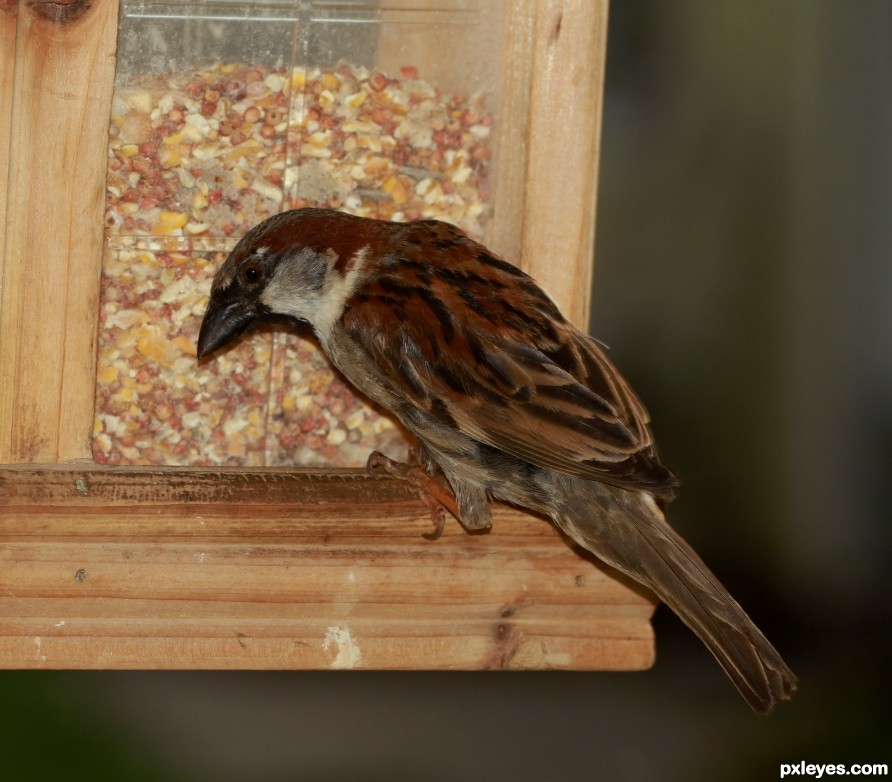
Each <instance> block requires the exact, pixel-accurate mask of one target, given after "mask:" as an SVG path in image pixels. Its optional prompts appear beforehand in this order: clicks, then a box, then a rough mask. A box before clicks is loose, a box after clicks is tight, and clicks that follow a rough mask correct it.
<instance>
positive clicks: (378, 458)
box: [366, 451, 458, 540]
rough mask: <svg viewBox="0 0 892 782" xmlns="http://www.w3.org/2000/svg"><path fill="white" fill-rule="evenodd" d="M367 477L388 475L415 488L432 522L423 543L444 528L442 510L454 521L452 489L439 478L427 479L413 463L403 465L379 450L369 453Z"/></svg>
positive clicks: (456, 507) (434, 538) (456, 506)
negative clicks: (431, 526) (450, 515)
mask: <svg viewBox="0 0 892 782" xmlns="http://www.w3.org/2000/svg"><path fill="white" fill-rule="evenodd" d="M366 469H367V470H368V472H369V475H376V476H385V475H390V476H393V477H394V478H399V479H400V480H401V481H408V482H409V483H410V484H411V485H412V486H414V487H415V488H416V489H418V494H419V496H420V497H421V500H422V501H423V502H424V504H425V505H427V507H428V510H430V513H431V519H432V520H433V522H434V530H433V532H425V533H423V534H422V537H423V538H425V539H426V540H436V539H437V538H439V537H440V535H442V534H443V530H444V528H445V527H446V511H447V510H448V511H449V512H450V513H451V514H452V515H453V516H455V517H456V518H458V505H457V503H456V499H455V494H454V493H453V491H452V488H451V487H450V486H449V484H448V483H447V482H446V479H445V478H443V477H442V476H439V475H438V476H430V475H428V474H427V472H425V470H424V468H423V467H421V466H419V465H417V464H403V463H402V462H397V461H394V460H393V459H391V458H390V457H389V456H385V455H384V454H383V453H381V452H380V451H372V453H371V454H369V460H368V462H367V463H366Z"/></svg>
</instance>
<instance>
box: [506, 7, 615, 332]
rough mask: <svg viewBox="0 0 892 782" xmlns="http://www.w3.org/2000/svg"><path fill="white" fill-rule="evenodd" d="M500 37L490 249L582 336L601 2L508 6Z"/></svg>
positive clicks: (597, 127) (602, 31)
mask: <svg viewBox="0 0 892 782" xmlns="http://www.w3.org/2000/svg"><path fill="white" fill-rule="evenodd" d="M506 32H507V36H508V37H507V41H506V47H505V58H504V66H503V74H504V78H505V82H504V84H503V92H502V106H501V112H500V118H499V120H500V124H501V127H502V130H501V131H500V134H499V150H498V158H497V167H496V168H497V173H496V176H497V177H498V183H497V185H496V189H497V199H498V200H497V202H496V205H495V209H496V227H495V229H494V236H493V245H494V247H495V249H496V250H497V251H499V252H500V253H502V254H504V255H505V257H506V258H508V259H510V260H512V261H515V262H517V261H519V262H520V266H521V268H523V270H524V271H526V272H528V273H529V274H531V275H532V276H533V277H535V278H536V279H537V280H538V281H539V282H540V283H541V284H542V285H543V287H544V288H545V289H546V290H547V291H548V292H549V294H550V295H551V296H552V298H553V299H554V300H555V302H556V303H557V304H558V306H559V307H560V308H561V309H562V310H563V312H564V314H565V315H566V316H567V317H568V318H569V319H570V320H571V321H573V323H575V324H576V325H577V326H580V327H582V328H586V327H587V325H588V311H589V292H590V290H591V280H592V268H593V263H594V259H593V253H594V235H595V203H596V193H597V183H598V151H599V146H600V136H601V110H602V103H603V84H604V62H605V54H606V45H607V44H606V41H607V0H537V2H535V3H533V4H531V3H528V2H524V0H509V8H508V14H507V27H506ZM530 39H532V45H531V44H530ZM525 94H526V95H528V96H529V97H528V99H527V100H526V101H525V100H524V96H525ZM520 194H522V196H521V195H520Z"/></svg>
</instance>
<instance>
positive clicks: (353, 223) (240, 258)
mask: <svg viewBox="0 0 892 782" xmlns="http://www.w3.org/2000/svg"><path fill="white" fill-rule="evenodd" d="M380 225H382V224H381V223H379V222H378V221H375V220H365V219H363V218H360V217H353V216H351V215H346V214H343V213H341V212H335V211H332V210H328V209H295V210H293V211H290V212H283V213H281V214H277V215H274V216H272V217H270V218H268V219H266V220H264V221H263V222H262V223H260V224H258V225H257V226H255V227H254V228H252V229H251V230H250V231H249V232H248V233H247V234H245V236H244V237H243V238H242V240H241V241H240V242H239V243H238V244H237V245H236V247H235V249H234V250H233V251H232V253H231V254H230V256H229V258H227V259H226V262H225V263H224V264H223V266H221V267H220V270H219V271H218V272H217V275H216V276H215V277H214V281H213V284H212V285H211V296H210V301H209V302H208V306H207V310H206V311H205V314H204V318H203V319H202V322H201V330H200V331H199V334H198V357H199V358H203V357H204V356H207V355H209V354H210V353H213V352H214V351H216V350H219V349H220V348H222V347H223V346H224V345H226V344H228V343H229V342H231V341H232V340H234V339H235V338H236V337H238V336H239V335H240V334H242V333H244V332H245V331H247V330H248V329H249V328H252V327H254V326H257V325H260V324H262V323H268V322H276V321H279V322H282V321H285V322H292V323H299V324H304V325H308V326H310V327H311V328H312V329H313V331H314V332H315V333H316V335H317V336H318V337H319V338H320V339H321V340H323V342H324V340H325V338H326V337H327V335H328V332H329V331H330V329H331V327H332V325H333V324H334V322H335V321H337V320H338V318H340V317H341V315H342V314H343V311H344V306H345V304H346V302H347V299H349V297H350V296H351V295H352V293H353V291H354V290H355V289H356V287H357V286H358V284H359V282H360V278H361V272H362V270H363V267H364V265H365V262H366V260H367V258H368V254H369V242H370V241H374V240H375V234H376V233H377V230H380V229H377V227H378V226H380ZM376 229H377V230H376Z"/></svg>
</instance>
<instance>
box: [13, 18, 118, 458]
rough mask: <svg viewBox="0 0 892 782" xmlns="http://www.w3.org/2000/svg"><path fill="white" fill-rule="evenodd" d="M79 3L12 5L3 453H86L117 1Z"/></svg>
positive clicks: (36, 455)
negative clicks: (57, 8) (56, 8)
mask: <svg viewBox="0 0 892 782" xmlns="http://www.w3.org/2000/svg"><path fill="white" fill-rule="evenodd" d="M77 7H78V9H80V10H79V11H78V13H80V16H77V14H74V13H68V14H62V15H61V16H60V21H53V20H52V19H50V18H47V15H46V13H45V12H46V8H43V9H41V8H38V6H37V5H36V4H34V3H24V2H23V3H21V4H20V6H19V8H20V10H19V15H18V22H17V24H18V31H17V40H16V47H15V77H14V84H13V98H12V100H13V107H14V110H13V112H12V115H11V116H12V125H11V128H10V134H11V144H10V146H9V149H10V159H9V178H8V184H7V196H8V205H7V215H6V226H7V233H6V237H5V254H4V264H3V270H2V272H3V278H2V289H0V333H2V334H3V335H4V336H3V340H2V341H0V377H2V378H3V379H4V380H3V382H2V383H0V462H35V461H61V460H65V459H72V458H78V457H86V456H88V455H89V434H90V429H91V426H92V420H93V395H94V387H95V362H96V344H95V343H96V323H97V318H98V313H99V275H100V265H101V259H102V232H103V209H104V204H105V202H104V178H105V161H106V154H107V144H108V135H107V134H108V120H109V112H110V106H111V98H112V87H113V83H114V64H115V43H116V37H117V18H118V16H117V15H118V2H117V0H95V1H94V2H92V3H89V4H86V3H82V4H80V5H78V6H77ZM41 11H44V12H43V13H42V12H41ZM51 16H52V15H51ZM56 16H59V14H56Z"/></svg>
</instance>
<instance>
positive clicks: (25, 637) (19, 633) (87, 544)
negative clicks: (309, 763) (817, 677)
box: [0, 463, 654, 670]
mask: <svg viewBox="0 0 892 782" xmlns="http://www.w3.org/2000/svg"><path fill="white" fill-rule="evenodd" d="M495 510H496V512H495V522H494V525H493V529H492V531H490V532H488V533H486V534H478V535H469V534H468V533H466V532H465V531H464V530H463V529H462V528H461V527H460V526H459V524H458V523H457V522H455V521H453V520H451V519H450V520H449V522H448V523H447V526H446V531H445V533H444V535H443V536H442V537H441V538H440V539H439V540H437V541H435V542H430V541H427V540H425V539H423V538H422V537H421V534H422V533H423V532H427V531H429V530H430V529H431V521H430V516H429V514H428V512H427V510H426V508H425V507H424V505H423V504H422V503H421V502H420V501H419V500H418V498H417V497H416V496H415V494H414V492H413V491H412V490H411V489H410V488H409V487H408V486H406V485H405V484H403V483H401V482H398V481H394V480H390V479H373V478H369V477H366V476H365V475H364V474H363V473H361V472H358V471H336V472H331V471H330V472H325V473H313V472H306V471H289V472H273V471H270V470H254V471H248V470H219V469H215V470H199V469H194V468H188V469H180V468H162V469H159V468H101V467H96V466H95V465H94V464H92V463H87V464H86V465H84V466H79V465H52V466H34V465H24V466H3V467H0V667H2V668H159V669H160V668H167V669H176V668H194V669H199V668H206V669H222V668H233V669H235V668H241V669H326V668H335V669H338V668H359V669H378V670H385V669H387V670H410V669H427V670H449V669H453V670H459V669H462V670H468V669H493V668H509V669H548V668H560V669H577V670H579V669H584V670H595V669H605V670H634V669H642V668H646V667H649V666H650V665H651V664H652V663H653V656H654V651H653V635H652V631H651V627H650V623H649V619H650V616H651V614H652V612H653V607H654V603H653V599H652V598H651V597H649V596H648V595H646V594H645V593H644V591H643V590H638V589H637V588H635V587H632V586H630V585H629V582H625V581H622V582H621V581H619V580H617V579H618V576H617V575H616V574H614V573H613V572H612V571H609V570H608V568H606V567H603V566H601V565H599V564H596V563H594V562H593V561H592V560H590V559H587V558H585V557H583V556H581V555H580V554H579V553H577V552H576V551H575V550H574V549H572V548H571V547H570V546H569V545H568V544H567V542H566V541H565V540H564V539H563V538H562V537H561V535H560V534H559V533H558V532H557V531H556V530H555V529H554V527H553V526H552V525H551V524H549V523H547V522H545V521H543V520H542V519H539V518H536V517H533V516H530V515H528V514H525V513H522V512H520V511H517V510H515V509H512V508H508V507H505V506H500V507H497V508H496V509H495Z"/></svg>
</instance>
